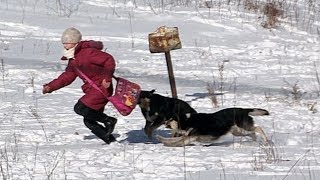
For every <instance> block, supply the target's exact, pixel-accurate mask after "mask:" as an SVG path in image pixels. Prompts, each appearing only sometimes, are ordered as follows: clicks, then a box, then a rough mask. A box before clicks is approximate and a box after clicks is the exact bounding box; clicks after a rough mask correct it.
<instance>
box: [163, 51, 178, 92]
mask: <svg viewBox="0 0 320 180" xmlns="http://www.w3.org/2000/svg"><path fill="white" fill-rule="evenodd" d="M165 55H166V61H167V69H168V74H169V82H170V87H171V93H172V97H173V98H178V95H177V88H176V81H175V79H174V74H173V68H172V62H171V55H170V51H168V52H165Z"/></svg>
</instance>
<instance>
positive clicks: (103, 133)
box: [91, 129, 116, 144]
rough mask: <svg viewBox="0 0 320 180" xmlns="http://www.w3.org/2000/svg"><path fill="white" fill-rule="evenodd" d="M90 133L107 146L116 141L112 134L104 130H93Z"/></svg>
mask: <svg viewBox="0 0 320 180" xmlns="http://www.w3.org/2000/svg"><path fill="white" fill-rule="evenodd" d="M91 132H92V133H93V134H95V135H96V136H97V137H99V138H100V139H102V140H103V141H104V142H105V143H107V144H110V143H111V142H114V141H116V138H115V137H114V136H113V135H112V134H110V133H108V132H106V130H105V129H94V130H92V131H91Z"/></svg>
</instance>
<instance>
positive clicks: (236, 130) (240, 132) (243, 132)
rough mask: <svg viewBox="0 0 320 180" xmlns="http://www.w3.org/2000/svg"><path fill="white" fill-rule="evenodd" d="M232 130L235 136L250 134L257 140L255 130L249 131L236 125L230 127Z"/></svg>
mask: <svg viewBox="0 0 320 180" xmlns="http://www.w3.org/2000/svg"><path fill="white" fill-rule="evenodd" d="M230 132H231V134H232V135H234V136H249V137H251V138H252V139H253V140H254V141H256V140H257V137H256V134H255V132H254V131H247V130H245V129H243V128H240V127H238V126H236V125H234V126H232V127H231V129H230Z"/></svg>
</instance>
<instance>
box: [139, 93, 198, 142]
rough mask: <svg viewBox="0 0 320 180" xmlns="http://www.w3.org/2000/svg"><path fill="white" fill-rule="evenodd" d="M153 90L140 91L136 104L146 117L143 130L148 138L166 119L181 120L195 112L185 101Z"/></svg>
mask: <svg viewBox="0 0 320 180" xmlns="http://www.w3.org/2000/svg"><path fill="white" fill-rule="evenodd" d="M154 92H155V90H151V91H141V92H140V96H139V100H138V105H139V107H140V109H141V112H142V114H143V116H144V118H145V119H146V125H145V127H144V132H145V134H146V135H148V137H149V138H152V133H153V131H154V130H155V129H157V128H158V127H160V126H161V125H164V124H165V123H166V122H167V121H169V120H174V121H175V122H183V121H185V120H186V118H187V115H189V114H195V113H197V112H196V111H195V110H194V109H193V108H192V107H191V106H190V105H189V104H188V103H187V102H184V101H182V100H180V99H177V98H170V97H165V96H162V95H159V94H155V93H154Z"/></svg>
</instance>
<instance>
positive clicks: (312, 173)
mask: <svg viewBox="0 0 320 180" xmlns="http://www.w3.org/2000/svg"><path fill="white" fill-rule="evenodd" d="M58 2H60V5H59V3H58ZM161 2H162V1H161ZM163 2H165V3H164V5H163V6H162V4H161V3H160V2H158V1H148V2H147V1H142V0H136V1H127V0H117V1H115V0H113V1H102V0H67V1H43V0H28V1H0V12H1V17H0V60H1V64H0V75H1V77H0V78H1V80H0V102H1V107H0V128H1V136H0V153H1V155H0V169H1V171H0V177H2V179H15V180H16V179H117V180H118V179H119V180H121V179H124V180H130V179H137V180H149V179H155V180H156V179H159V180H160V179H197V180H198V179H199V180H206V179H210V180H211V179H246V180H247V179H292V180H298V179H310V180H311V179H312V180H313V179H317V178H316V177H317V176H319V175H320V164H319V161H320V158H319V157H320V140H319V139H320V138H319V137H320V121H319V112H318V110H317V109H318V106H317V104H318V102H319V99H320V98H319V94H320V83H319V80H318V79H317V78H318V72H319V71H320V69H319V67H320V62H319V52H320V46H319V33H317V31H316V29H317V28H319V24H320V23H319V22H318V20H317V19H319V17H320V16H319V13H318V12H317V11H314V12H313V13H314V14H312V13H311V15H307V14H305V15H304V17H305V18H306V19H304V21H302V20H303V19H302V20H301V19H299V18H297V17H295V18H294V17H292V16H289V15H290V14H293V13H292V12H287V14H286V15H287V16H285V17H284V18H282V19H281V24H280V25H278V27H277V28H274V29H265V28H263V27H262V26H261V23H262V21H263V18H261V14H258V13H254V12H251V11H248V10H245V9H244V8H243V7H242V6H237V5H236V4H235V2H238V1H231V3H230V5H226V2H225V1H219V2H222V5H221V6H219V7H220V8H217V7H218V6H216V7H214V8H211V9H210V14H209V10H208V8H205V7H203V6H200V2H201V1H163ZM186 2H189V3H188V4H187V5H185V4H184V3H186ZM261 2H263V1H261ZM179 3H180V4H179ZM217 3H218V2H217ZM290 3H291V5H292V6H290V9H287V10H288V11H289V10H292V9H291V8H294V7H295V6H299V8H297V9H299V10H301V13H300V14H302V13H305V11H303V10H305V8H304V7H307V5H306V4H307V1H301V2H300V3H299V4H297V3H296V4H295V3H294V1H289V0H287V4H290ZM309 5H310V4H309ZM318 6H319V4H317V3H316V2H315V4H314V7H318ZM309 11H310V10H309ZM297 14H298V15H299V13H297ZM297 14H296V15H297ZM308 14H309V13H308ZM313 16H314V19H312V18H310V20H312V21H307V20H308V17H313ZM294 20H296V21H297V22H295V21H294ZM130 22H131V23H130ZM162 25H166V26H169V27H170V26H172V27H178V28H179V34H180V39H181V42H182V49H178V50H174V51H171V57H172V63H173V69H174V75H175V80H176V85H177V92H178V97H179V98H180V99H182V100H185V101H187V102H188V103H190V105H191V106H192V107H194V108H195V109H196V110H197V111H199V112H215V111H218V110H220V109H223V108H227V107H249V108H250V107H258V108H264V109H267V110H268V111H269V112H270V116H264V117H255V121H256V123H257V124H258V125H260V126H261V127H262V128H263V129H264V131H265V132H266V134H267V136H268V138H269V139H270V142H271V146H270V147H265V146H262V145H261V144H260V143H259V142H253V141H252V140H251V139H249V138H239V137H233V136H232V135H229V134H228V135H226V136H224V137H221V138H220V139H219V140H218V141H217V142H215V143H214V144H213V145H210V146H205V145H201V144H196V145H194V146H186V147H165V146H163V144H161V143H159V142H158V141H157V140H156V139H152V140H149V139H148V138H147V137H146V135H145V134H144V132H143V130H142V128H143V127H144V124H145V120H144V118H143V116H142V114H141V112H140V110H139V108H138V107H137V108H136V109H135V110H134V111H133V112H132V114H130V115H129V116H125V117H124V116H121V115H120V114H119V113H118V112H117V111H116V110H115V109H114V108H113V106H112V105H111V104H108V105H107V107H106V110H105V113H107V114H108V115H111V116H114V117H116V118H117V119H118V123H117V125H116V128H115V131H114V134H115V136H116V138H117V140H118V142H115V143H112V144H110V145H106V144H104V143H103V142H102V141H101V140H100V139H98V138H97V137H95V136H94V135H93V134H92V133H91V132H90V131H89V129H87V128H86V127H85V125H84V124H83V121H82V118H81V117H80V116H78V115H76V114H75V113H74V112H73V106H74V104H75V103H76V102H77V100H78V99H79V98H80V97H81V96H82V95H83V94H82V91H81V89H80V86H81V85H82V82H81V81H80V80H76V81H75V82H74V83H73V84H71V85H69V86H67V87H65V88H63V89H60V90H58V91H56V92H54V93H51V94H46V95H42V93H41V90H42V85H43V84H44V83H47V82H49V81H51V80H52V79H54V78H56V77H58V76H59V75H60V73H62V72H63V70H64V68H65V66H66V64H65V62H61V61H60V57H61V54H62V50H63V49H62V45H61V43H60V36H61V34H62V32H63V30H64V29H66V28H68V27H70V26H75V27H76V28H78V29H80V31H81V32H82V34H83V38H84V39H94V40H100V41H103V43H104V45H105V48H106V50H107V52H109V53H110V54H112V55H113V56H114V57H115V59H116V62H117V69H116V75H118V76H121V77H124V78H128V79H130V80H132V81H134V82H137V83H138V84H140V85H141V86H142V88H143V89H144V90H151V89H156V92H157V93H159V94H162V95H165V96H171V91H170V85H169V80H168V72H167V67H166V61H165V56H164V54H162V53H159V54H151V53H150V52H149V47H148V34H149V33H151V32H153V31H155V30H156V29H157V28H158V27H160V26H162ZM208 85H211V87H214V90H215V92H216V94H217V95H216V97H217V101H218V107H215V106H214V105H213V104H212V102H211V100H210V99H209V97H208V96H207V95H208V90H207V87H208ZM221 94H222V95H221ZM155 133H156V134H161V135H169V134H170V130H169V129H165V128H164V127H160V128H159V129H158V130H157V131H156V132H155Z"/></svg>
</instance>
